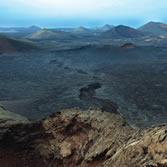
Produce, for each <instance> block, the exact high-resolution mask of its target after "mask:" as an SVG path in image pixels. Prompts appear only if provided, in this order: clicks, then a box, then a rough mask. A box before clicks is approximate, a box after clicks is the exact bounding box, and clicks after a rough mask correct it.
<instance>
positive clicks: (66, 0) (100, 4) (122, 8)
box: [0, 0, 167, 21]
mask: <svg viewBox="0 0 167 167" xmlns="http://www.w3.org/2000/svg"><path fill="white" fill-rule="evenodd" d="M0 1H2V2H0V4H1V5H0V11H1V14H0V18H1V19H2V20H4V18H6V19H10V18H11V19H17V20H18V19H19V18H20V19H21V18H22V19H37V18H38V19H42V18H44V19H47V18H48V19H56V18H62V19H68V18H69V19H72V18H73V19H80V20H82V19H86V18H87V19H96V20H105V19H106V20H107V19H108V20H109V19H111V20H116V19H118V20H123V19H126V20H128V19H129V20H134V19H136V20H143V21H146V20H159V19H164V18H165V17H166V6H167V1H166V0H161V2H159V1H157V0H0Z"/></svg>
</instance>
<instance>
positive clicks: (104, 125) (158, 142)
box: [0, 107, 167, 167]
mask: <svg viewBox="0 0 167 167" xmlns="http://www.w3.org/2000/svg"><path fill="white" fill-rule="evenodd" d="M2 110H3V108H2V107H1V111H2ZM6 119H7V117H6ZM13 119H14V118H13ZM19 119H20V117H19ZM10 120H11V117H9V120H8V121H9V122H10ZM3 124H4V122H3V121H2V119H1V122H0V125H2V126H0V132H2V131H3V133H0V135H1V138H0V167H166V166H167V125H160V126H158V127H153V128H150V129H144V130H140V129H133V128H132V127H130V126H129V125H128V123H127V122H126V120H125V119H124V117H123V116H122V115H119V114H116V113H108V112H102V111H99V110H95V109H89V110H87V111H81V110H80V109H78V108H74V109H68V110H62V111H60V112H56V113H54V114H52V115H51V116H49V117H47V118H45V119H43V120H40V121H36V122H31V123H30V122H29V121H28V120H26V119H25V118H23V120H22V121H21V120H20V122H19V123H18V116H17V121H13V120H12V123H11V122H10V126H9V127H8V128H7V126H5V131H4V129H3ZM5 125H6V124H5Z"/></svg>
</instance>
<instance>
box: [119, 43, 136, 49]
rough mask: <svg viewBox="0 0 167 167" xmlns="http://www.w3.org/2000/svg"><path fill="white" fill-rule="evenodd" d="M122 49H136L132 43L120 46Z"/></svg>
mask: <svg viewBox="0 0 167 167" xmlns="http://www.w3.org/2000/svg"><path fill="white" fill-rule="evenodd" d="M121 48H122V49H132V48H136V45H134V44H132V43H125V44H124V45H122V46H121Z"/></svg>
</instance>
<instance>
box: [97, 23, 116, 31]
mask: <svg viewBox="0 0 167 167" xmlns="http://www.w3.org/2000/svg"><path fill="white" fill-rule="evenodd" d="M113 27H114V26H113V25H109V24H105V25H104V26H102V27H98V28H96V31H100V32H105V31H108V30H110V29H111V28H113Z"/></svg>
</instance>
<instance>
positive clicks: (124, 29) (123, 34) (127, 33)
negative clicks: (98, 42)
mask: <svg viewBox="0 0 167 167" xmlns="http://www.w3.org/2000/svg"><path fill="white" fill-rule="evenodd" d="M141 36H144V33H143V32H141V31H139V30H136V29H134V28H131V27H128V26H124V25H119V26H116V27H113V28H112V29H110V30H108V31H106V32H104V33H103V34H102V37H105V38H136V37H141Z"/></svg>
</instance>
